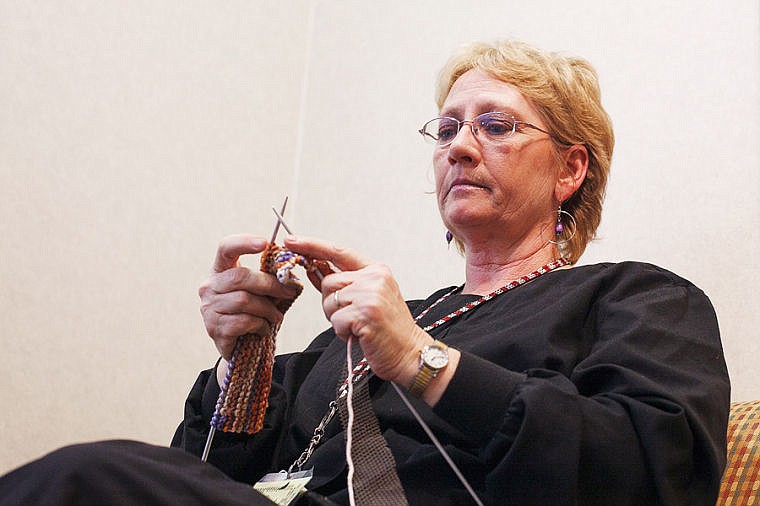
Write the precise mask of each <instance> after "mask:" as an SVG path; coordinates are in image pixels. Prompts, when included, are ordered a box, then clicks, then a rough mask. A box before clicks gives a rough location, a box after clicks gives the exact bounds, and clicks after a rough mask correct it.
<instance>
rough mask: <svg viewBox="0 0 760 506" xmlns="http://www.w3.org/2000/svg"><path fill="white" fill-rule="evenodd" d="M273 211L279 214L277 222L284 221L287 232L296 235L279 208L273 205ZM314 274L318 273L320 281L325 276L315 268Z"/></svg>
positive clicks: (276, 214) (283, 226) (283, 225)
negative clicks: (278, 210) (279, 211)
mask: <svg viewBox="0 0 760 506" xmlns="http://www.w3.org/2000/svg"><path fill="white" fill-rule="evenodd" d="M272 211H273V212H274V214H275V216H277V223H282V228H284V229H285V232H287V233H289V234H290V235H295V234H294V233H293V231H292V230H290V227H289V226H288V224H287V223H285V218H283V217H282V213H278V212H277V209H275V208H274V206H272ZM314 274H316V275H317V278H319V280H320V281H322V279H323V278H324V277H325V276H324V275H323V274H322V273H321V272H319V269H314Z"/></svg>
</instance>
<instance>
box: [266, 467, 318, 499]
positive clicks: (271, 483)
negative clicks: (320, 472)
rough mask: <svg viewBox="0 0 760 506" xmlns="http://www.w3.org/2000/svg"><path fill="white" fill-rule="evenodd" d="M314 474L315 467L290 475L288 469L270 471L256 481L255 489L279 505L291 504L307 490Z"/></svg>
mask: <svg viewBox="0 0 760 506" xmlns="http://www.w3.org/2000/svg"><path fill="white" fill-rule="evenodd" d="M313 475H314V470H313V469H307V470H305V471H298V472H295V473H291V474H290V475H288V472H287V471H280V472H279V473H269V474H266V475H264V476H263V477H262V478H261V479H260V480H259V481H257V482H256V483H254V485H253V489H254V490H256V491H258V492H259V493H261V494H262V495H263V496H265V497H266V498H267V499H269V500H270V501H272V502H274V503H275V504H277V505H279V506H289V505H290V504H291V503H292V502H293V501H295V500H296V499H298V498H299V497H301V495H302V494H303V493H304V492H306V484H307V483H309V481H310V480H311V477H312V476H313Z"/></svg>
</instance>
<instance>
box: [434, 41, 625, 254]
mask: <svg viewBox="0 0 760 506" xmlns="http://www.w3.org/2000/svg"><path fill="white" fill-rule="evenodd" d="M472 69H478V70H480V71H483V72H485V73H487V74H489V75H491V76H493V77H494V78H496V79H499V80H501V81H503V82H505V83H507V84H509V85H511V86H514V87H515V88H516V89H517V90H518V91H520V92H521V93H522V94H523V95H525V96H526V97H528V98H529V99H530V100H531V101H532V102H533V104H534V105H535V106H536V109H537V111H538V114H539V116H540V117H541V119H542V120H543V121H544V123H545V125H546V128H547V130H548V131H549V132H550V133H551V135H552V137H553V142H554V146H555V151H556V153H557V155H558V156H560V154H561V153H562V151H563V148H564V149H566V148H568V147H570V146H573V145H578V144H580V145H583V146H585V147H586V150H587V151H588V154H589V166H588V172H587V174H586V179H585V180H584V181H583V183H582V184H581V186H580V188H578V190H577V191H576V192H575V193H574V194H573V195H572V196H571V197H570V198H569V199H567V200H566V201H565V202H562V209H563V211H567V212H568V213H570V214H571V215H572V216H573V217H574V218H575V222H576V229H575V233H574V234H573V237H572V238H571V239H570V240H562V239H560V252H561V254H562V256H563V257H564V258H567V259H568V260H570V261H572V262H575V261H577V260H578V258H580V256H581V255H582V254H583V251H584V250H585V249H586V246H587V245H588V243H589V242H590V241H591V240H592V239H593V238H594V236H595V234H596V229H597V227H598V226H599V223H600V222H601V219H602V202H603V201H604V193H605V189H606V186H607V177H608V175H609V172H610V163H611V161H612V150H613V147H614V145H615V135H614V133H613V131H612V121H611V120H610V117H609V116H608V115H607V112H606V111H605V110H604V108H603V107H602V103H601V93H600V90H599V78H598V76H597V73H596V70H594V68H593V67H592V66H591V64H590V63H589V62H588V61H586V60H584V59H582V58H578V57H575V56H567V55H562V54H560V53H554V52H548V51H542V50H540V49H538V48H535V47H533V46H531V45H529V44H526V43H524V42H519V41H514V40H502V41H497V42H495V43H492V44H487V43H474V44H471V45H469V46H466V47H464V48H462V49H461V50H460V51H459V52H457V53H455V54H454V55H453V56H452V57H451V58H450V59H449V61H448V62H447V63H446V65H445V66H444V67H443V69H442V70H441V72H440V74H439V76H438V82H437V89H436V97H435V98H436V103H437V105H438V109H439V110H440V109H441V108H442V107H443V104H444V102H445V101H446V97H447V96H448V94H449V92H450V91H451V87H452V86H453V85H454V82H455V81H456V80H457V79H459V78H460V77H461V76H462V74H464V73H465V72H467V71H469V70H472ZM571 233H572V229H571V227H570V226H566V227H565V233H564V234H563V235H565V236H567V235H569V234H571ZM460 247H461V244H460Z"/></svg>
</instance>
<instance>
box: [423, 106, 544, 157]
mask: <svg viewBox="0 0 760 506" xmlns="http://www.w3.org/2000/svg"><path fill="white" fill-rule="evenodd" d="M489 115H502V116H505V117H507V118H511V123H512V132H510V133H508V134H505V135H504V136H503V138H504V139H509V138H510V137H513V136H514V135H515V134H516V133H517V125H523V126H526V127H528V128H532V129H534V130H538V131H539V132H543V133H545V134H546V135H548V136H549V137H550V138H551V139H552V140H555V141H557V142H559V141H558V140H557V139H556V137H554V135H552V134H551V133H550V132H547V131H546V130H544V129H543V128H540V127H537V126H536V125H533V124H531V123H528V122H527V121H520V120H518V119H517V118H515V116H514V115H513V114H510V113H508V112H501V111H489V112H484V113H482V114H478V115H477V116H475V117H474V118H472V119H471V120H467V119H463V120H458V119H456V118H452V117H451V116H438V117H435V118H433V119H431V120H428V121H426V122H425V124H424V125H422V128H420V129H419V130H417V132H418V133H419V134H420V135H422V138H423V139H424V140H425V141H427V142H428V143H429V144H432V145H434V146H436V147H439V148H444V147H446V146H448V145H450V144H451V143H452V142H454V140H456V138H457V137H458V136H459V133H460V132H461V131H462V126H463V125H465V124H469V125H470V130H471V131H472V134H473V135H474V136H475V138H476V139H480V137H478V130H479V129H478V128H476V127H475V122H476V121H478V119H479V118H482V117H483V116H489ZM442 119H449V120H451V121H453V122H455V123H456V124H457V132H456V134H454V135H453V136H452V137H451V140H450V141H448V142H446V143H445V144H441V143H440V142H438V140H436V139H434V138H433V136H432V135H430V134H427V133H425V127H427V126H428V125H429V124H430V123H432V122H434V121H440V120H442ZM485 135H486V136H487V135H488V134H485Z"/></svg>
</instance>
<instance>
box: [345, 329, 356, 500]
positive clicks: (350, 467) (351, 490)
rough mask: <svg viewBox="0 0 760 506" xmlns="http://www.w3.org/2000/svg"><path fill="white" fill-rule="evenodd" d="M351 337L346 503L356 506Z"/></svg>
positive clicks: (348, 352)
mask: <svg viewBox="0 0 760 506" xmlns="http://www.w3.org/2000/svg"><path fill="white" fill-rule="evenodd" d="M352 339H353V338H352V337H351V336H349V338H348V339H347V340H346V370H347V371H348V379H347V380H346V381H348V391H347V392H346V394H347V397H346V409H347V410H348V422H347V423H346V464H347V465H348V479H347V485H348V502H349V504H350V505H351V506H356V499H355V498H354V459H353V458H352V457H351V446H352V442H353V429H354V402H353V397H354V367H353V363H352V359H351V341H352Z"/></svg>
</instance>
